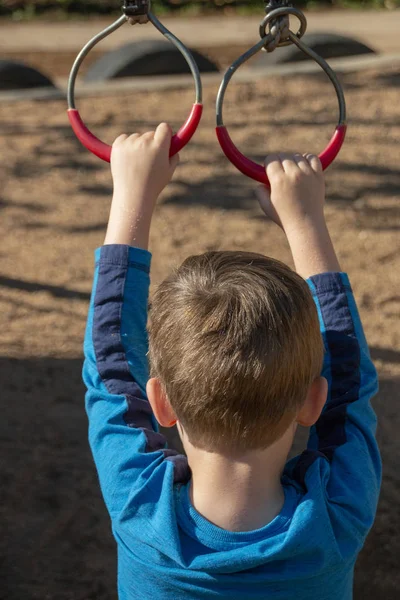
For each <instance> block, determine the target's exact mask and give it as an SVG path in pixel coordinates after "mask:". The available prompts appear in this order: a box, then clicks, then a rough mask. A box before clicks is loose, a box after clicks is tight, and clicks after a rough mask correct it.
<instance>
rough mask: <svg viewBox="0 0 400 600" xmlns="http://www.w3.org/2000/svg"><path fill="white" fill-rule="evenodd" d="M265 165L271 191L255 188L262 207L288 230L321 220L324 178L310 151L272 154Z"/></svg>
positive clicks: (319, 165) (316, 160) (320, 166)
mask: <svg viewBox="0 0 400 600" xmlns="http://www.w3.org/2000/svg"><path fill="white" fill-rule="evenodd" d="M265 168H266V172H267V176H268V179H269V181H270V184H271V191H269V190H268V188H266V187H265V186H261V187H259V188H258V189H257V191H256V193H257V197H258V200H259V202H260V205H261V208H262V209H263V211H264V212H265V214H266V215H267V217H269V218H270V219H272V220H273V221H274V222H275V223H277V225H279V226H280V227H282V229H283V230H284V231H285V232H286V234H287V233H289V232H290V231H292V230H293V229H297V228H302V227H303V226H304V225H310V224H312V223H313V224H315V225H317V224H321V223H323V222H324V201H325V179H324V174H323V171H322V165H321V162H320V160H319V158H318V157H317V156H314V155H313V154H305V155H304V156H303V155H302V154H271V155H269V156H268V157H267V158H266V161H265Z"/></svg>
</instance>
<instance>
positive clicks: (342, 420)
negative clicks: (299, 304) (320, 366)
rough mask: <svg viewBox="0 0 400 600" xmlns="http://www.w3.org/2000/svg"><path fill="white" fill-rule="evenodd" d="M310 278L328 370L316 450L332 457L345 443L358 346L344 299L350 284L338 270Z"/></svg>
mask: <svg viewBox="0 0 400 600" xmlns="http://www.w3.org/2000/svg"><path fill="white" fill-rule="evenodd" d="M311 282H312V283H313V285H314V288H315V290H316V292H317V294H318V301H319V306H320V311H321V315H322V319H323V322H324V331H325V340H326V344H327V346H328V352H329V355H330V370H331V377H330V384H331V385H330V393H329V397H328V402H327V404H326V406H325V409H324V411H323V413H322V415H321V417H320V419H319V420H318V422H317V424H316V431H317V436H318V450H319V451H320V452H322V453H323V454H324V455H325V456H326V457H327V459H328V460H329V461H332V458H333V454H334V452H335V450H336V448H338V447H339V446H341V445H343V444H345V443H346V428H345V425H346V418H347V408H348V406H349V404H351V403H353V402H356V401H357V400H358V398H359V392H360V384H361V371H360V346H359V343H358V340H357V336H356V332H355V328H354V321H353V316H352V313H351V310H350V307H349V303H348V299H347V292H348V291H351V288H350V285H349V284H348V283H347V282H345V281H343V279H342V275H341V274H340V273H330V274H329V276H328V277H327V276H325V277H324V279H323V280H321V278H320V277H318V276H317V277H313V278H311Z"/></svg>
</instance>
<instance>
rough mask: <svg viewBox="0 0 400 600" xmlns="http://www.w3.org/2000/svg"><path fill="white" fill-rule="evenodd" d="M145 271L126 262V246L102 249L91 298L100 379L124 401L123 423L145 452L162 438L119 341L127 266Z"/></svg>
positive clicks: (157, 447) (158, 446) (156, 446)
mask: <svg viewBox="0 0 400 600" xmlns="http://www.w3.org/2000/svg"><path fill="white" fill-rule="evenodd" d="M138 266H140V270H141V271H143V272H145V273H146V272H147V273H148V272H149V269H148V267H146V265H141V264H140V263H136V262H135V263H130V262H129V247H128V246H104V247H103V248H102V249H101V255H100V260H99V265H98V269H99V275H98V283H97V289H96V295H95V299H94V318H93V345H94V350H95V354H96V362H97V368H98V371H99V374H100V377H101V379H102V381H103V383H104V385H105V386H106V388H107V390H108V392H109V393H111V394H115V395H123V396H125V398H126V401H127V411H126V413H125V414H124V421H125V423H126V424H127V425H128V426H130V427H135V428H138V429H142V430H143V431H144V433H145V434H146V438H147V447H146V451H147V452H149V451H154V450H161V449H162V448H165V444H166V441H165V438H164V436H162V435H161V434H159V433H157V432H156V431H154V428H153V422H152V416H153V415H152V410H151V406H150V404H149V402H148V400H147V398H146V397H145V396H144V395H143V393H142V392H141V390H140V387H139V385H138V384H137V382H136V381H135V379H134V378H133V377H132V374H131V372H130V369H129V365H128V363H127V360H126V354H125V349H124V346H123V343H122V339H121V315H122V306H123V301H124V290H125V282H126V277H127V272H128V268H129V267H133V268H135V269H136V268H138Z"/></svg>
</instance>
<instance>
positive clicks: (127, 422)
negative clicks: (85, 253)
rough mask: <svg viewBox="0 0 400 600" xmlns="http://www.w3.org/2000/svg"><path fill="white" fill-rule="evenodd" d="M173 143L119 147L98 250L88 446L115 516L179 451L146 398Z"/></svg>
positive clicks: (156, 138) (158, 135) (164, 137)
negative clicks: (158, 227) (152, 298)
mask: <svg viewBox="0 0 400 600" xmlns="http://www.w3.org/2000/svg"><path fill="white" fill-rule="evenodd" d="M170 139H171V133H170V130H169V128H168V127H167V126H166V125H162V126H160V127H159V128H158V129H157V131H156V132H155V133H153V134H145V135H144V136H137V135H135V136H131V137H130V138H127V137H126V136H122V137H121V138H118V140H117V141H116V143H115V144H114V147H113V156H112V170H113V177H114V197H113V203H112V208H111V214H110V220H109V225H108V230H107V236H106V241H105V245H104V246H103V247H102V248H100V249H98V250H97V251H96V267H95V275H94V283H93V291H92V297H91V302H90V309H89V315H88V321H87V328H86V335H85V343H84V353H85V364H84V369H83V378H84V382H85V384H86V387H87V394H86V409H87V413H88V417H89V441H90V445H91V448H92V452H93V456H94V459H95V463H96V467H97V470H98V474H99V479H100V484H101V488H102V492H103V496H104V499H105V502H106V505H107V508H108V510H109V512H110V514H111V516H112V517H113V516H116V515H117V514H119V513H120V512H121V510H122V509H123V508H124V506H126V505H127V503H128V502H129V498H130V496H131V495H132V494H133V493H136V494H137V493H138V492H139V491H140V489H141V488H145V487H146V486H147V485H148V484H149V479H151V478H152V477H156V476H157V473H158V475H160V472H159V471H160V469H161V470H165V469H168V468H170V469H171V467H172V465H169V466H168V464H166V461H165V458H168V457H169V458H172V456H174V455H176V454H177V453H176V452H173V451H169V450H166V440H165V438H164V436H162V435H161V434H159V433H158V432H157V423H156V421H155V418H154V416H153V414H152V410H151V406H150V404H149V402H148V399H147V396H146V384H147V380H148V364H147V329H146V326H147V306H148V295H149V284H150V276H149V273H150V262H151V255H150V253H149V252H148V251H147V245H148V237H149V230H150V224H151V217H152V214H153V211H154V207H155V203H156V200H157V197H158V195H159V193H160V192H161V190H162V189H163V188H164V187H165V185H166V184H167V183H168V181H169V180H170V178H171V177H172V174H173V171H174V170H175V166H176V164H177V159H175V160H174V161H173V162H172V161H170V160H169V152H168V151H169V147H170ZM154 173H158V174H159V176H158V177H154ZM150 179H151V181H150ZM133 245H135V246H136V247H135V248H134V247H132V246H133ZM168 462H169V461H168ZM158 467H159V468H158ZM175 471H178V470H177V469H175ZM170 472H171V473H172V469H171V471H170ZM176 475H179V473H178V472H177V473H176ZM171 476H172V477H173V475H171Z"/></svg>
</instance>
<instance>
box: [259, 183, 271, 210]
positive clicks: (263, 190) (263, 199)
mask: <svg viewBox="0 0 400 600" xmlns="http://www.w3.org/2000/svg"><path fill="white" fill-rule="evenodd" d="M255 194H256V197H257V200H258V201H259V203H260V204H261V208H262V205H263V203H269V202H270V201H271V195H270V193H269V189H268V188H267V187H266V186H265V185H259V186H258V187H257V188H256V189H255Z"/></svg>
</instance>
